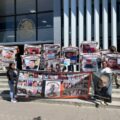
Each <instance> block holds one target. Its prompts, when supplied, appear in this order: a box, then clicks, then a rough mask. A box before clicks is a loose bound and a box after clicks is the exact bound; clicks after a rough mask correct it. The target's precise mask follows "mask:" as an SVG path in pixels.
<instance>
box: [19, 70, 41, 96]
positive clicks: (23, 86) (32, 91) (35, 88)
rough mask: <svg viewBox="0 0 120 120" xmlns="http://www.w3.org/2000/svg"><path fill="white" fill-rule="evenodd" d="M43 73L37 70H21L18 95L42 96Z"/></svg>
mask: <svg viewBox="0 0 120 120" xmlns="http://www.w3.org/2000/svg"><path fill="white" fill-rule="evenodd" d="M42 87H43V80H42V75H40V74H39V73H36V72H28V71H20V73H19V79H18V84H17V95H18V96H41V95H42Z"/></svg>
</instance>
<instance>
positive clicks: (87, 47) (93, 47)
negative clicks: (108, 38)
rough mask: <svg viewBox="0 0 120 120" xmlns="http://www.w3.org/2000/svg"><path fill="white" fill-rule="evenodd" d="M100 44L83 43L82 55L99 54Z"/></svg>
mask: <svg viewBox="0 0 120 120" xmlns="http://www.w3.org/2000/svg"><path fill="white" fill-rule="evenodd" d="M97 52H98V43H97V42H88V41H87V42H82V43H81V46H80V54H86V53H97Z"/></svg>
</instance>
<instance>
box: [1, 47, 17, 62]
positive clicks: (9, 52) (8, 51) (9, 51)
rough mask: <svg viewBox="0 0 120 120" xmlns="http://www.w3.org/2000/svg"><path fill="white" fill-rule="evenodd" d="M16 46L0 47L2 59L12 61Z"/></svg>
mask: <svg viewBox="0 0 120 120" xmlns="http://www.w3.org/2000/svg"><path fill="white" fill-rule="evenodd" d="M17 48H18V47H17V46H11V47H3V49H2V52H1V54H2V60H3V61H5V62H12V61H14V60H15V55H16V53H17Z"/></svg>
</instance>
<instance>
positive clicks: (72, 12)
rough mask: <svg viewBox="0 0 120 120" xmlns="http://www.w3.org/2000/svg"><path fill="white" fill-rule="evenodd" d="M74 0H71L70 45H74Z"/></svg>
mask: <svg viewBox="0 0 120 120" xmlns="http://www.w3.org/2000/svg"><path fill="white" fill-rule="evenodd" d="M76 7H77V6H76V0H71V45H72V46H73V47H75V46H76Z"/></svg>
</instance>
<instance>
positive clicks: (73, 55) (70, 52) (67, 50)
mask: <svg viewBox="0 0 120 120" xmlns="http://www.w3.org/2000/svg"><path fill="white" fill-rule="evenodd" d="M78 55H79V49H78V47H63V48H62V56H64V58H65V59H70V62H71V63H72V64H76V63H77V60H78Z"/></svg>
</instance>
